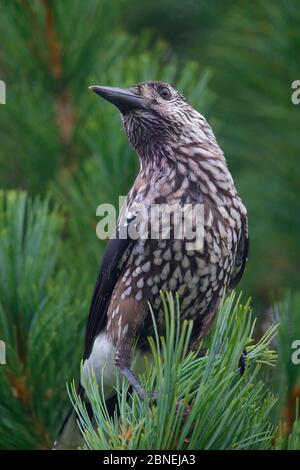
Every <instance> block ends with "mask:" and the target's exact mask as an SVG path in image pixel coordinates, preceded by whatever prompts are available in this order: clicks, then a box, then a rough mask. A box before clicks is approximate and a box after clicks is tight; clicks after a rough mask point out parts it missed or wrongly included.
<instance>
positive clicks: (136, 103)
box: [89, 85, 146, 114]
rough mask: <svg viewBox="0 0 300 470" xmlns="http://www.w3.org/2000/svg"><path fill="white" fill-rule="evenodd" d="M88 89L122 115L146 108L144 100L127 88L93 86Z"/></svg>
mask: <svg viewBox="0 0 300 470" xmlns="http://www.w3.org/2000/svg"><path fill="white" fill-rule="evenodd" d="M89 89H90V90H92V91H94V92H95V93H97V95H100V96H102V98H104V99H105V100H107V101H110V102H111V103H112V104H114V105H115V106H116V107H117V108H118V109H119V110H120V112H121V113H122V114H126V113H129V112H130V111H134V110H136V109H143V108H145V107H146V105H145V100H144V98H143V97H142V96H139V95H137V94H135V93H133V92H132V91H130V90H129V89H128V88H114V87H110V86H98V85H94V86H90V87H89Z"/></svg>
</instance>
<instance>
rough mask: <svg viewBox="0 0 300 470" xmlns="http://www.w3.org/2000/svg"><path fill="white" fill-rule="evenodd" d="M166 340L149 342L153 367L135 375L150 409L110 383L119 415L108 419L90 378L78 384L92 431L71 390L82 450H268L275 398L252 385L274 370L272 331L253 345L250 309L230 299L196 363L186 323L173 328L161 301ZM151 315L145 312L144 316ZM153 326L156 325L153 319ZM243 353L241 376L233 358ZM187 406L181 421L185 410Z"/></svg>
mask: <svg viewBox="0 0 300 470" xmlns="http://www.w3.org/2000/svg"><path fill="white" fill-rule="evenodd" d="M163 301H164V307H165V319H166V336H165V337H159V336H158V334H157V329H156V328H155V331H156V334H155V338H150V339H149V344H150V347H151V354H152V359H153V362H151V363H149V366H148V369H147V371H146V372H145V373H144V374H143V376H142V377H141V382H142V384H143V386H144V388H145V389H146V390H149V392H153V391H155V392H156V393H157V400H156V403H152V402H151V401H148V400H144V401H143V400H141V399H140V398H139V397H138V395H137V394H136V393H135V392H133V393H130V397H129V398H127V393H128V382H127V381H126V380H124V379H123V380H121V379H120V380H119V381H118V385H117V388H116V390H117V394H118V410H117V412H116V413H115V416H114V418H110V417H109V415H108V413H107V409H106V406H105V401H104V399H103V395H102V392H101V388H100V390H99V387H98V386H97V383H96V380H95V377H94V376H92V377H91V378H90V380H89V381H85V383H84V385H85V387H86V390H87V396H88V398H89V400H90V402H91V404H92V408H93V412H94V415H95V420H96V426H93V424H92V422H91V420H90V418H89V416H88V414H87V412H86V408H85V405H84V403H83V402H82V401H81V399H80V398H79V397H77V395H76V391H75V386H74V384H73V386H72V387H71V397H72V400H73V403H74V405H75V409H76V410H77V411H78V412H79V415H80V419H79V426H80V428H81V430H82V433H83V435H84V438H85V443H86V446H87V448H89V449H105V450H109V449H115V450H117V449H135V450H136V449H189V450H195V449H268V448H271V446H272V438H273V433H274V426H273V425H272V424H271V421H270V410H271V409H272V407H273V405H274V402H275V398H274V396H273V395H272V394H271V393H270V391H268V389H267V387H266V386H265V385H264V384H263V383H262V381H261V380H260V379H259V372H260V370H261V367H262V365H263V366H264V367H265V365H266V364H267V365H274V360H275V356H274V352H273V351H272V350H270V349H269V345H270V342H271V340H272V338H273V337H274V334H275V328H276V327H274V326H273V327H272V328H270V329H269V330H268V332H266V334H265V335H264V336H263V337H262V338H261V340H260V341H259V342H258V343H256V344H255V343H254V342H253V339H252V334H253V326H254V323H253V320H252V317H251V314H250V311H249V305H248V304H246V305H245V306H244V307H243V306H242V305H241V304H240V298H236V296H235V294H232V295H231V296H230V297H229V298H228V299H227V300H226V301H225V302H224V303H223V304H222V305H221V307H220V309H219V313H218V317H217V321H216V323H215V326H214V329H213V332H212V334H211V335H210V338H209V341H208V352H207V353H206V355H205V356H204V357H198V356H197V351H191V350H190V347H189V346H190V341H189V340H190V335H191V330H192V326H193V325H192V322H187V321H184V322H183V324H182V326H180V305H179V300H178V298H176V299H174V298H173V297H172V296H171V295H168V294H167V295H166V296H165V297H164V296H163ZM151 311H152V310H151ZM152 315H153V322H154V326H155V318H154V313H153V312H152ZM245 347H246V348H247V350H248V355H247V361H246V364H247V365H246V371H245V373H244V374H243V375H241V374H240V370H239V360H240V356H241V354H242V352H243V350H244V349H245ZM188 406H189V407H191V409H190V411H189V413H188V415H187V416H186V413H185V411H186V409H187V407H188Z"/></svg>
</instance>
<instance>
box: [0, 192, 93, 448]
mask: <svg viewBox="0 0 300 470" xmlns="http://www.w3.org/2000/svg"><path fill="white" fill-rule="evenodd" d="M50 206H51V202H50V201H49V200H47V199H45V200H44V201H42V200H40V199H39V198H36V199H35V200H32V199H30V198H29V197H28V196H27V195H26V194H25V193H16V192H9V193H3V192H1V193H0V338H1V339H2V340H3V341H5V343H6V360H7V363H6V364H5V365H1V366H0V388H1V399H0V415H1V424H0V448H2V449H32V448H48V447H49V446H50V445H51V442H52V439H53V436H54V435H55V432H56V431H57V426H58V423H59V421H60V419H61V417H62V412H63V411H64V410H65V409H66V406H68V405H67V400H66V392H65V382H66V377H70V376H76V375H78V373H77V370H78V363H79V361H80V357H81V348H82V342H83V331H84V325H83V322H82V320H83V318H84V314H86V311H87V308H88V304H87V301H86V299H87V294H86V292H85V289H84V288H82V285H80V284H78V277H77V278H76V281H75V277H74V275H73V276H72V274H70V273H67V272H66V271H63V270H60V271H59V272H58V271H57V264H58V254H59V253H58V252H59V245H60V242H59V235H60V230H61V225H62V218H61V216H60V214H59V212H58V211H57V208H53V207H52V209H51V210H50ZM72 277H73V278H72Z"/></svg>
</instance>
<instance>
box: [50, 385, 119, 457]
mask: <svg viewBox="0 0 300 470" xmlns="http://www.w3.org/2000/svg"><path fill="white" fill-rule="evenodd" d="M77 393H78V395H79V396H80V397H81V398H83V396H84V389H83V387H82V386H81V385H80V386H79V388H78V392H77ZM116 404H117V395H113V396H112V397H110V398H108V399H107V400H106V407H107V410H108V414H109V415H110V416H113V414H114V411H115V408H116ZM85 405H86V410H87V413H88V415H89V417H90V419H91V420H92V418H93V410H92V407H91V404H90V403H88V402H86V403H85ZM77 420H78V417H77V414H76V412H75V410H74V408H73V407H72V408H71V409H70V410H69V412H68V414H67V416H66V417H65V419H64V421H63V424H62V425H61V427H60V430H59V433H58V435H57V438H56V441H55V442H54V444H53V450H76V449H78V448H79V447H82V446H83V445H84V439H83V437H82V434H81V432H80V430H79V427H78V424H77Z"/></svg>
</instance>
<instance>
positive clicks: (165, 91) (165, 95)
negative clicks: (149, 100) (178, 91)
mask: <svg viewBox="0 0 300 470" xmlns="http://www.w3.org/2000/svg"><path fill="white" fill-rule="evenodd" d="M158 92H159V95H160V96H161V97H162V98H163V99H164V100H169V99H170V98H171V96H172V95H171V92H170V90H169V88H167V87H166V86H162V87H161V88H159V90H158Z"/></svg>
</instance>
